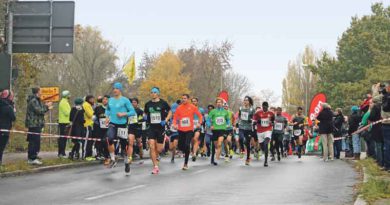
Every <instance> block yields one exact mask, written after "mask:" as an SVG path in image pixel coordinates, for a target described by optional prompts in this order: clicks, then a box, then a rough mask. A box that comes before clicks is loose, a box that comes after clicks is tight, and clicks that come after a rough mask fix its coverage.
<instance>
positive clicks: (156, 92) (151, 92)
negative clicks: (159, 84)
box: [150, 92, 158, 94]
mask: <svg viewBox="0 0 390 205" xmlns="http://www.w3.org/2000/svg"><path fill="white" fill-rule="evenodd" d="M150 94H158V92H150Z"/></svg>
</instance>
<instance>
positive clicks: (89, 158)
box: [85, 157, 96, 162]
mask: <svg viewBox="0 0 390 205" xmlns="http://www.w3.org/2000/svg"><path fill="white" fill-rule="evenodd" d="M85 161H88V162H91V161H96V158H95V157H86V158H85Z"/></svg>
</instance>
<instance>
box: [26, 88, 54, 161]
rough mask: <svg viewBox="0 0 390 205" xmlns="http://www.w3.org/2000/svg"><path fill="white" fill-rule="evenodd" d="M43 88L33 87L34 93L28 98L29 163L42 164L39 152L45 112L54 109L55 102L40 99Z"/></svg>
mask: <svg viewBox="0 0 390 205" xmlns="http://www.w3.org/2000/svg"><path fill="white" fill-rule="evenodd" d="M40 97H41V89H40V88H32V95H30V96H29V97H28V99H27V111H26V121H25V125H26V127H27V128H28V132H29V134H27V141H28V163H29V164H32V165H41V164H42V162H41V161H39V160H38V153H39V151H40V148H41V132H42V128H43V127H44V125H45V113H46V112H47V111H49V110H51V109H53V104H52V103H51V102H48V103H46V104H43V102H42V101H41V99H40Z"/></svg>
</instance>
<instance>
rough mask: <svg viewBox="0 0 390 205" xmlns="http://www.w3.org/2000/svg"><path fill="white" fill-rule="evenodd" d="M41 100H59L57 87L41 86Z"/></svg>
mask: <svg viewBox="0 0 390 205" xmlns="http://www.w3.org/2000/svg"><path fill="white" fill-rule="evenodd" d="M41 100H42V101H44V102H58V101H60V88H59V87H41Z"/></svg>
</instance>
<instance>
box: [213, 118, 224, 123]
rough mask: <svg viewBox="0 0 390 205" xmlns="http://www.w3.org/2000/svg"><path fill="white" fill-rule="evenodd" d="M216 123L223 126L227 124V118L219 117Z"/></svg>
mask: <svg viewBox="0 0 390 205" xmlns="http://www.w3.org/2000/svg"><path fill="white" fill-rule="evenodd" d="M215 123H216V124H217V125H223V124H225V118H224V117H217V118H216V119H215Z"/></svg>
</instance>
